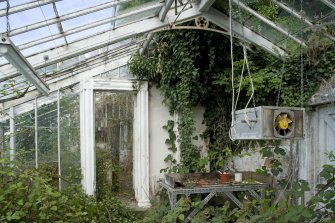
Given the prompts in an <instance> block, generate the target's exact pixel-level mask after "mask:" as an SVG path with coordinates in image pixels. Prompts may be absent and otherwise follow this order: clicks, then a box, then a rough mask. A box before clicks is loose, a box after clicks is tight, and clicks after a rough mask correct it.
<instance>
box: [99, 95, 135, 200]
mask: <svg viewBox="0 0 335 223" xmlns="http://www.w3.org/2000/svg"><path fill="white" fill-rule="evenodd" d="M134 96H135V95H134V93H133V92H129V91H124V92H122V91H118V92H117V91H114V92H113V91H95V93H94V103H95V157H96V162H95V163H96V196H97V198H98V199H99V198H100V197H102V196H104V195H110V194H113V196H116V197H119V198H121V199H123V198H125V199H127V200H128V199H134V189H133V122H134Z"/></svg>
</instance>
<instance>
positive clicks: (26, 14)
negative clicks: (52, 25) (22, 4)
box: [9, 4, 55, 30]
mask: <svg viewBox="0 0 335 223" xmlns="http://www.w3.org/2000/svg"><path fill="white" fill-rule="evenodd" d="M54 17H55V13H54V11H53V8H52V5H50V4H49V5H44V6H41V7H37V8H33V9H29V10H26V11H22V12H20V13H14V14H11V15H9V22H10V28H11V29H12V30H13V29H16V28H19V27H24V26H26V25H30V24H34V23H37V22H42V21H44V20H46V19H50V18H54Z"/></svg>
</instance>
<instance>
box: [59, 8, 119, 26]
mask: <svg viewBox="0 0 335 223" xmlns="http://www.w3.org/2000/svg"><path fill="white" fill-rule="evenodd" d="M113 15H114V7H113V8H107V9H104V10H101V11H97V12H94V13H90V14H86V15H83V16H79V17H76V18H73V19H70V20H66V21H63V22H62V25H63V28H64V31H67V30H69V29H73V28H75V27H78V26H82V25H86V24H89V23H93V22H95V21H98V20H101V19H106V18H109V17H112V16H113Z"/></svg>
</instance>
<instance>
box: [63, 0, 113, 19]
mask: <svg viewBox="0 0 335 223" xmlns="http://www.w3.org/2000/svg"><path fill="white" fill-rule="evenodd" d="M109 1H110V0H94V1H92V0H71V1H59V2H56V6H57V9H58V14H59V15H65V14H68V13H72V12H75V11H79V10H81V9H85V8H90V7H92V6H95V5H100V4H103V3H106V2H109Z"/></svg>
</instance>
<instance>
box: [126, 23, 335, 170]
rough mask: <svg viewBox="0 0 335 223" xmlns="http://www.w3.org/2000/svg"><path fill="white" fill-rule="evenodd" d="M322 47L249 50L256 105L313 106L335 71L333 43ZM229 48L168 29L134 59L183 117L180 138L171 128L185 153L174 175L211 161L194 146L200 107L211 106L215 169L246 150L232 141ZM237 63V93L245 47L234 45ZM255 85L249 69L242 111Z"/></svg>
mask: <svg viewBox="0 0 335 223" xmlns="http://www.w3.org/2000/svg"><path fill="white" fill-rule="evenodd" d="M214 28H215V27H214ZM315 35H318V33H316V34H315ZM312 38H314V37H312ZM235 42H236V41H235ZM316 44H319V45H320V44H321V43H319V42H317V43H316ZM322 44H323V45H322V46H323V47H322V48H321V47H320V48H319V49H318V48H316V47H315V46H314V45H313V44H312V43H311V44H310V45H309V48H307V49H303V50H302V51H300V52H299V53H298V54H295V55H290V56H289V57H287V58H284V59H283V58H281V59H278V58H274V57H272V56H270V55H266V54H264V52H262V51H260V50H259V49H257V48H254V47H253V49H254V52H253V53H251V52H248V54H249V55H248V59H249V66H250V71H251V77H252V80H253V85H254V89H255V97H254V98H255V106H259V105H278V106H300V105H301V103H303V105H304V106H307V101H308V99H309V98H310V97H311V95H313V94H314V93H315V92H316V90H317V89H318V87H319V85H320V83H321V82H322V81H324V80H327V79H328V78H330V77H331V76H332V75H333V73H334V70H335V63H334V61H335V51H334V48H335V47H334V45H332V44H330V43H329V42H327V41H323V42H322ZM229 49H230V46H229V39H228V38H225V36H223V35H221V34H218V33H214V32H205V31H194V30H193V31H190V30H178V31H176V30H175V31H164V32H162V33H159V34H158V37H157V41H156V43H155V44H153V45H152V46H151V48H149V49H148V50H147V52H146V53H145V54H143V55H135V56H133V57H132V59H131V61H130V63H129V68H130V71H131V73H132V74H134V75H135V76H137V77H138V78H140V79H147V80H149V81H150V82H151V83H154V84H156V85H157V86H158V87H159V88H160V90H161V93H162V95H163V98H164V103H165V104H166V105H168V107H169V108H170V112H171V114H173V113H177V114H178V117H179V120H178V123H173V126H174V125H175V124H177V126H178V137H177V136H176V135H174V134H172V132H173V129H171V127H172V124H171V121H169V123H168V124H167V125H166V129H167V130H168V131H169V132H170V134H169V135H170V138H169V139H168V140H167V141H166V142H167V144H168V145H169V146H170V150H171V152H175V151H176V148H177V147H176V146H177V145H178V144H179V146H180V150H181V163H180V164H179V165H177V164H176V162H175V160H174V159H173V156H169V157H167V158H166V159H165V161H167V162H170V164H171V165H170V168H169V169H171V168H173V166H174V167H175V168H174V169H173V171H174V172H194V171H199V170H201V169H202V168H203V167H204V165H203V164H204V163H205V162H198V161H199V159H200V149H199V148H197V147H196V146H195V145H193V144H192V137H193V131H194V128H195V126H194V120H193V118H192V117H193V114H192V109H193V108H194V107H195V106H196V105H198V104H201V105H202V106H203V107H204V108H205V113H204V123H205V125H206V127H207V129H206V131H205V132H204V134H203V137H205V138H206V139H208V141H209V144H208V157H206V159H207V161H208V162H210V164H211V169H218V168H222V166H223V165H224V161H225V157H226V156H231V155H232V154H234V153H236V152H239V151H240V149H239V148H242V147H243V145H241V144H240V145H239V146H237V145H235V144H234V143H233V142H232V141H231V140H230V139H229V137H228V131H229V128H230V116H231V115H230V114H231V97H232V88H231V64H230V54H229V53H228V52H229V51H228V50H229ZM311 49H313V50H311ZM301 53H302V54H301ZM234 61H235V63H234V69H235V90H236V91H237V89H238V85H239V81H240V72H241V69H242V66H243V53H242V48H241V46H240V45H235V46H234ZM301 67H302V68H303V73H301ZM245 70H246V69H245ZM301 75H303V82H301ZM301 83H303V86H301ZM250 86H251V85H250V79H249V77H248V75H247V73H246V71H245V72H244V74H243V78H242V82H241V92H240V97H239V102H238V105H237V109H241V108H244V107H245V105H246V101H247V100H248V99H249V96H250V95H251V87H250ZM302 91H303V96H301V92H302ZM250 106H254V105H253V104H252V105H250ZM174 143H176V144H174ZM223 148H229V149H228V150H227V149H225V150H224V149H223ZM176 165H177V167H176Z"/></svg>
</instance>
